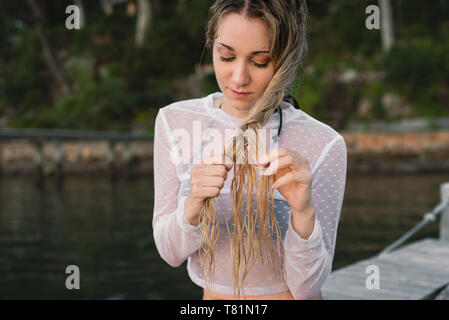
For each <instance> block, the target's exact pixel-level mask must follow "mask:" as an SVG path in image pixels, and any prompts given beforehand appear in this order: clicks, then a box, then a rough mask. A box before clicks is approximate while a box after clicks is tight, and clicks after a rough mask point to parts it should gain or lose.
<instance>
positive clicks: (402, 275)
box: [321, 183, 449, 300]
mask: <svg viewBox="0 0 449 320" xmlns="http://www.w3.org/2000/svg"><path fill="white" fill-rule="evenodd" d="M440 189H441V199H442V200H441V203H440V205H439V206H437V207H436V208H435V209H434V211H432V212H430V213H427V214H425V215H424V219H423V222H425V223H427V222H431V221H435V218H436V217H437V215H439V214H441V213H442V217H441V220H440V238H435V239H434V238H426V239H422V240H419V241H416V242H413V243H410V244H407V245H403V246H402V247H399V248H398V249H395V250H389V249H388V250H385V252H382V253H381V254H379V255H377V256H374V257H372V258H368V259H365V260H361V261H358V262H356V263H354V264H351V265H349V266H346V267H343V268H340V269H338V270H335V271H334V272H332V273H331V275H330V276H329V278H328V279H327V280H326V282H325V283H324V285H323V287H322V288H321V291H322V295H323V298H324V299H326V300H420V299H432V298H433V296H434V295H435V293H437V292H438V291H439V290H441V289H443V288H445V287H446V286H448V284H449V205H448V202H447V201H448V198H449V183H444V184H441V187H440ZM423 222H421V223H420V224H419V227H422V226H424V225H425V223H423ZM418 229H419V228H414V229H412V230H413V233H414V232H416V231H417V230H418ZM409 235H410V236H411V233H409ZM409 235H407V236H409ZM406 238H407V237H405V238H401V239H400V241H399V242H397V246H399V244H400V243H401V242H405V239H406ZM402 240H404V241H402ZM397 246H396V245H394V247H397ZM389 248H390V247H389ZM391 248H392V247H391ZM374 279H375V280H374ZM448 288H449V287H448Z"/></svg>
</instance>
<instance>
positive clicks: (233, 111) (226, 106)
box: [218, 98, 251, 119]
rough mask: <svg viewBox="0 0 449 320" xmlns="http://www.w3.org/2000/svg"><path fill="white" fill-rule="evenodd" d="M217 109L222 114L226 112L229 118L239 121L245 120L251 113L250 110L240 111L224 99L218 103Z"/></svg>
mask: <svg viewBox="0 0 449 320" xmlns="http://www.w3.org/2000/svg"><path fill="white" fill-rule="evenodd" d="M218 107H219V108H221V109H222V110H223V111H224V112H226V113H227V114H229V115H230V116H232V117H235V118H241V119H246V118H247V117H248V116H249V114H250V112H251V109H243V110H242V109H238V108H236V107H234V106H232V105H231V104H230V103H228V102H227V101H226V100H225V99H224V98H222V99H221V101H219V102H218Z"/></svg>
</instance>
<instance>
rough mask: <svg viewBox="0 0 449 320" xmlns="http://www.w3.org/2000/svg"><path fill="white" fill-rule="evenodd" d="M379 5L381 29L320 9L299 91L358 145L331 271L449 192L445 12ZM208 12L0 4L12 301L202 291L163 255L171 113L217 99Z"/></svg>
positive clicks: (349, 9) (361, 13) (346, 8)
mask: <svg viewBox="0 0 449 320" xmlns="http://www.w3.org/2000/svg"><path fill="white" fill-rule="evenodd" d="M379 2H382V4H383V6H382V10H385V11H381V17H380V20H381V29H380V30H379V29H369V28H367V25H366V23H367V19H369V17H370V14H371V13H366V11H365V10H366V8H367V7H368V6H369V5H376V6H379V3H378V2H377V1H359V0H335V1H324V0H309V1H307V3H308V7H309V24H308V31H309V33H308V41H309V52H308V56H307V58H306V60H305V62H304V64H303V65H302V66H301V68H300V70H299V72H298V76H297V79H296V80H295V83H294V86H293V94H294V96H295V97H296V99H297V100H298V102H299V105H300V107H301V109H302V110H303V111H305V112H307V113H308V114H310V115H311V116H313V117H315V118H316V119H318V120H320V121H322V122H324V123H326V124H328V125H330V126H331V127H333V128H334V129H335V130H337V131H338V132H339V133H341V134H342V135H343V136H344V138H345V141H346V143H347V147H348V176H347V185H346V191H345V200H344V203H343V208H342V213H341V218H340V224H339V229H338V235H337V244H336V252H335V258H334V264H333V268H334V269H338V268H341V267H343V266H346V265H348V264H351V263H354V262H356V261H358V260H360V259H365V258H367V257H370V256H373V255H375V254H377V253H378V252H379V251H380V250H382V249H383V248H385V247H386V246H387V245H389V244H390V243H391V242H393V241H394V240H396V239H397V238H398V237H400V236H401V235H402V234H403V233H404V232H406V231H407V230H409V229H410V228H411V227H413V226H414V225H415V224H416V223H417V222H419V221H420V220H421V217H422V215H423V214H424V213H425V212H427V211H429V210H430V209H432V208H433V207H434V206H435V205H436V204H437V203H438V202H439V200H440V194H439V186H440V184H441V183H443V182H448V181H449V107H448V106H449V19H448V12H449V1H447V0H434V1H427V2H424V1H419V0H392V1H379ZM212 3H213V1H211V0H209V1H206V0H164V1H162V0H130V1H126V0H98V1H97V0H93V1H91V0H89V1H87V0H79V1H63V0H58V1H56V0H18V1H6V0H0V274H1V276H0V298H2V299H11V298H18V299H48V298H60V299H131V298H138V299H185V298H187V299H188V298H190V299H200V298H201V297H202V289H201V288H199V287H197V286H196V285H194V284H193V283H192V282H191V281H190V279H189V278H188V275H187V272H186V264H183V265H182V266H181V267H179V268H172V267H170V266H169V265H168V264H166V263H165V262H164V261H163V260H162V259H161V258H160V256H159V254H158V252H157V250H156V248H155V245H154V241H153V236H152V226H151V221H152V210H153V195H154V193H153V189H154V186H153V174H152V151H153V150H152V135H153V133H154V120H155V116H156V114H157V112H158V110H159V108H161V107H164V106H166V105H168V104H170V103H172V102H175V101H179V100H184V99H191V98H199V97H203V96H205V95H208V94H210V93H212V92H215V91H218V90H219V88H218V86H217V83H216V80H215V75H214V73H213V69H212V65H211V56H210V55H209V53H208V52H207V51H204V43H205V41H204V32H205V26H206V22H207V15H208V9H209V7H210V5H211V4H212ZM70 5H76V6H77V7H78V8H79V12H80V25H79V27H80V28H79V29H70V28H68V27H67V19H68V17H69V16H70V15H71V13H73V12H71V11H69V12H68V13H67V12H66V8H67V7H68V6H70ZM69 25H70V24H69ZM387 186H388V188H387ZM424 237H438V223H433V224H429V225H428V226H426V227H425V228H423V229H422V230H420V231H419V233H417V234H416V235H415V236H414V238H413V239H421V238H424ZM413 239H411V240H410V241H412V240H413ZM68 265H77V266H78V267H79V269H80V278H81V288H80V289H79V290H67V289H66V287H65V281H66V278H67V277H68V274H66V273H65V270H66V267H67V266H68Z"/></svg>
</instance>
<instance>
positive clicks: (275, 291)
mask: <svg viewBox="0 0 449 320" xmlns="http://www.w3.org/2000/svg"><path fill="white" fill-rule="evenodd" d="M306 16H307V10H306V6H305V3H304V1H300V0H298V1H294V0H271V1H270V0H265V1H261V0H218V1H216V2H215V3H214V4H213V5H212V7H211V8H210V16H209V21H208V25H207V30H206V46H207V48H208V49H209V50H210V51H211V53H212V58H213V66H214V72H215V75H216V79H217V82H218V85H219V87H220V90H221V92H215V93H213V94H210V95H208V96H206V97H203V98H198V99H191V100H185V101H179V102H176V103H173V104H170V105H168V106H166V107H164V108H161V109H160V111H159V113H158V115H157V118H156V124H155V141H154V183H155V198H154V199H155V203H154V215H153V232H154V239H155V243H156V246H157V249H158V251H159V253H160V255H161V257H162V258H163V259H164V260H165V261H166V262H167V263H168V264H169V265H171V266H173V267H178V266H180V265H181V264H182V263H183V262H184V261H186V260H187V269H188V273H189V276H190V278H191V280H192V281H193V282H194V283H195V284H197V285H198V286H200V287H202V288H203V299H321V298H322V296H321V287H322V285H323V283H324V282H325V280H326V278H327V277H328V276H329V274H330V272H331V269H332V261H333V257H334V251H335V242H336V234H337V226H338V221H339V217H340V211H341V207H342V202H343V196H344V190H345V183H346V164H347V163H346V161H347V151H346V145H345V142H344V140H343V138H342V136H341V135H340V134H339V133H337V132H336V131H335V130H334V129H332V128H331V127H329V126H328V125H326V124H324V123H322V122H320V121H318V120H316V119H314V118H312V117H311V116H309V115H308V114H306V113H305V112H303V111H302V110H300V109H297V108H295V107H294V106H293V105H292V104H290V103H289V102H288V101H287V100H288V99H287V98H288V97H289V94H288V93H289V91H290V87H291V84H292V82H293V81H294V79H295V76H296V72H297V69H298V66H299V64H300V63H301V62H302V61H303V59H304V56H305V54H306V48H307V46H306ZM290 97H291V96H290ZM293 100H294V98H293ZM294 104H295V105H297V103H296V100H294ZM229 130H231V131H232V134H231V135H229ZM264 148H266V149H264Z"/></svg>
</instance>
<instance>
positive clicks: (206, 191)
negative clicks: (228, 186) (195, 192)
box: [200, 187, 220, 197]
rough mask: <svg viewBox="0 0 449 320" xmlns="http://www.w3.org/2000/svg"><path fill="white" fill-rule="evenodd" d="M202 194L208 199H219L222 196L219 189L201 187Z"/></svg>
mask: <svg viewBox="0 0 449 320" xmlns="http://www.w3.org/2000/svg"><path fill="white" fill-rule="evenodd" d="M200 192H201V194H202V195H203V196H206V197H217V196H218V195H219V194H220V188H218V187H200Z"/></svg>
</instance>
